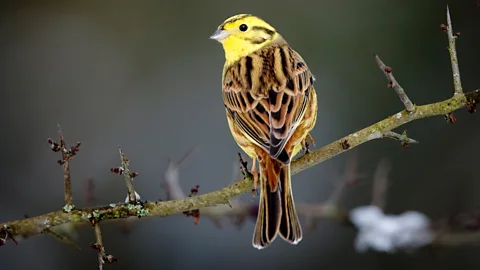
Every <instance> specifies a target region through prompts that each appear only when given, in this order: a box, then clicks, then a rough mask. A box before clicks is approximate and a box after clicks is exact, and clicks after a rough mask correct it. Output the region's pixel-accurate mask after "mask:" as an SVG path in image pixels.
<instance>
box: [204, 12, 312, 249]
mask: <svg viewBox="0 0 480 270" xmlns="http://www.w3.org/2000/svg"><path fill="white" fill-rule="evenodd" d="M210 39H213V40H216V41H218V42H220V43H221V44H222V47H223V50H224V52H225V64H224V67H223V72H222V98H223V102H224V105H225V111H226V117H227V122H228V126H229V129H230V132H231V133H232V136H233V138H234V140H235V141H236V143H237V144H238V146H239V147H240V148H241V149H242V150H243V151H244V152H245V153H246V154H247V155H248V156H249V157H250V158H251V159H252V168H251V169H250V172H251V173H252V175H253V180H254V181H253V182H254V189H255V190H256V188H257V185H258V182H260V196H259V197H260V198H259V208H258V214H257V220H256V224H255V229H254V233H253V238H252V245H253V247H255V248H257V249H259V250H261V249H264V248H266V247H268V246H269V245H270V244H271V243H272V242H273V241H274V240H275V239H276V237H277V236H278V235H280V237H281V238H282V239H283V240H285V241H286V242H288V243H290V244H294V245H296V244H298V243H299V242H300V241H301V240H302V238H303V234H302V228H301V225H300V222H299V218H298V215H297V211H296V209H295V202H294V199H293V193H292V186H291V161H292V158H293V157H294V156H296V155H297V154H298V153H299V152H300V150H304V151H305V152H306V153H308V151H309V150H308V145H309V144H308V140H310V141H311V143H312V144H315V142H314V141H313V138H312V136H311V135H310V131H311V130H312V129H313V128H314V126H315V122H316V119H317V107H318V104H317V94H316V92H315V88H314V85H313V84H314V82H315V77H314V76H313V74H312V73H311V72H310V69H309V68H308V66H307V64H306V62H305V61H304V60H303V58H302V57H301V56H300V54H299V53H297V52H296V51H295V50H294V49H293V48H292V47H291V46H290V45H289V44H288V43H287V41H286V40H285V39H284V38H283V37H282V36H281V35H280V34H279V33H278V32H277V31H276V29H275V28H274V27H272V26H271V25H270V24H268V23H267V22H266V21H264V20H263V19H261V18H259V17H257V16H254V15H252V14H238V15H234V16H231V17H229V18H227V19H226V20H225V21H224V22H223V23H221V24H220V25H219V26H218V28H217V30H216V31H215V32H214V33H213V34H212V35H211V36H210ZM257 161H258V163H259V170H257V169H256V163H257Z"/></svg>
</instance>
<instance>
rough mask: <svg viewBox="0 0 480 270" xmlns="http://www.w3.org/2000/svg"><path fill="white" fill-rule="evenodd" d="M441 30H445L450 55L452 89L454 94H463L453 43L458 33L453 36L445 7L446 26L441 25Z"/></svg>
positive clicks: (450, 20)
mask: <svg viewBox="0 0 480 270" xmlns="http://www.w3.org/2000/svg"><path fill="white" fill-rule="evenodd" d="M441 27H442V29H444V30H446V32H447V37H448V52H449V53H450V63H451V65H452V74H453V87H454V89H455V94H461V93H463V89H462V82H461V80H460V68H459V67H458V57H457V50H456V48H455V41H456V40H457V38H458V36H459V35H460V33H459V32H457V33H455V34H453V26H452V19H451V18H450V9H449V8H448V6H447V25H446V26H445V25H442V26H441Z"/></svg>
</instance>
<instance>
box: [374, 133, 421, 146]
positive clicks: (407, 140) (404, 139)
mask: <svg viewBox="0 0 480 270" xmlns="http://www.w3.org/2000/svg"><path fill="white" fill-rule="evenodd" d="M382 138H388V139H394V140H398V141H400V142H401V143H402V145H408V144H411V143H419V142H418V141H417V140H414V139H412V138H409V137H408V136H407V134H406V132H403V134H398V133H396V132H393V131H385V132H376V133H373V134H371V135H370V136H369V139H370V140H374V139H382Z"/></svg>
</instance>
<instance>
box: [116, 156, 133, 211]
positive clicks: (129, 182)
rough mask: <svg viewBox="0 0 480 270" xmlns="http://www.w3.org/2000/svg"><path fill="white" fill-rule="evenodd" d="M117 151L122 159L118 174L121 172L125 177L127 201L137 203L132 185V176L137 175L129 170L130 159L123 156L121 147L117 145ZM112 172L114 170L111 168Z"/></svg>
mask: <svg viewBox="0 0 480 270" xmlns="http://www.w3.org/2000/svg"><path fill="white" fill-rule="evenodd" d="M118 151H119V153H120V159H121V160H122V166H121V167H120V168H119V172H118V174H123V176H124V177H125V183H126V184H127V191H128V198H129V203H131V204H136V203H137V196H136V194H135V187H134V186H133V178H134V177H135V176H137V175H138V173H132V172H131V171H130V168H129V166H130V160H129V159H128V158H127V156H125V153H124V152H123V149H122V148H121V147H118ZM112 172H115V171H114V170H112Z"/></svg>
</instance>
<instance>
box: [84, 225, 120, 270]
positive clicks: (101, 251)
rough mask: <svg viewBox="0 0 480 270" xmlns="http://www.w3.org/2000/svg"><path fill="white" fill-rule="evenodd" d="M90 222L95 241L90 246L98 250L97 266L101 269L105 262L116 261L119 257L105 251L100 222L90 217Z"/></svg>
mask: <svg viewBox="0 0 480 270" xmlns="http://www.w3.org/2000/svg"><path fill="white" fill-rule="evenodd" d="M92 224H93V229H94V231H95V238H96V241H97V242H96V243H94V244H91V245H90V247H92V248H93V249H95V250H97V251H98V268H99V269H100V270H102V269H103V265H104V264H105V263H114V262H117V261H118V260H119V259H118V258H116V257H114V256H113V255H111V254H108V253H106V252H105V247H104V245H103V239H102V231H101V229H100V223H99V222H98V221H97V220H96V219H92Z"/></svg>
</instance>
